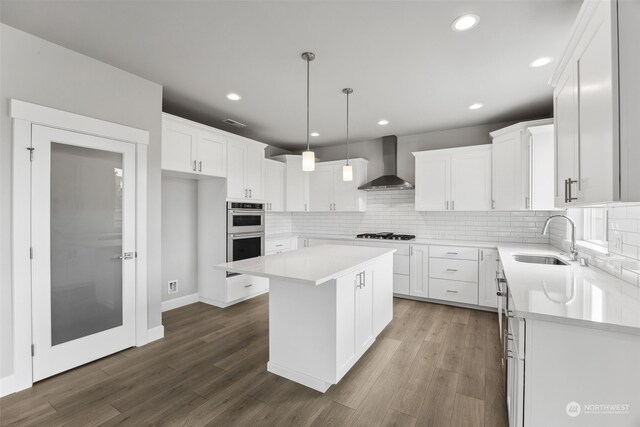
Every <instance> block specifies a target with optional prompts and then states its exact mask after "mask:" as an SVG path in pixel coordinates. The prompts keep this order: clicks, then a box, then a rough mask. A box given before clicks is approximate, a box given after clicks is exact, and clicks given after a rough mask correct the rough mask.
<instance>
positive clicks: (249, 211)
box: [229, 209, 264, 216]
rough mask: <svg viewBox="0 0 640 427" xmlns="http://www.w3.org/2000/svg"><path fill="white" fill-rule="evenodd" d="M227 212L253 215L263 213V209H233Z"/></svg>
mask: <svg viewBox="0 0 640 427" xmlns="http://www.w3.org/2000/svg"><path fill="white" fill-rule="evenodd" d="M229 212H231V214H232V215H253V216H258V215H264V211H256V210H239V209H234V210H230V211H229Z"/></svg>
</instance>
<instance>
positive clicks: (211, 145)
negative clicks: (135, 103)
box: [161, 113, 227, 177]
mask: <svg viewBox="0 0 640 427" xmlns="http://www.w3.org/2000/svg"><path fill="white" fill-rule="evenodd" d="M226 159H227V138H226V135H224V134H223V133H222V131H219V132H218V131H217V130H216V129H213V128H209V127H207V126H204V125H201V124H199V123H195V122H191V121H189V120H185V119H182V118H180V117H176V116H172V115H170V114H166V113H163V114H162V160H161V166H162V169H164V170H168V171H173V172H184V173H189V174H195V175H204V176H217V177H225V176H226V175H227V162H226Z"/></svg>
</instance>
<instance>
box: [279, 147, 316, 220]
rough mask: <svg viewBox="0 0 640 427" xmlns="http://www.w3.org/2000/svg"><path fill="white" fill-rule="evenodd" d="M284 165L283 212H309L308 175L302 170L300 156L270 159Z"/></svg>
mask: <svg viewBox="0 0 640 427" xmlns="http://www.w3.org/2000/svg"><path fill="white" fill-rule="evenodd" d="M272 159H274V160H278V161H280V162H283V163H284V165H285V166H284V210H285V211H287V212H305V211H308V210H309V174H310V173H312V172H304V171H303V170H302V156H300V155H296V154H283V155H280V156H274V157H272Z"/></svg>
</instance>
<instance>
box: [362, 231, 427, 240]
mask: <svg viewBox="0 0 640 427" xmlns="http://www.w3.org/2000/svg"><path fill="white" fill-rule="evenodd" d="M356 237H357V238H358V239H381V240H414V239H415V238H416V236H414V235H413V234H394V233H391V232H389V231H384V232H382V233H362V234H358V235H357V236H356Z"/></svg>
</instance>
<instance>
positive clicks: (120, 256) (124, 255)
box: [118, 252, 136, 260]
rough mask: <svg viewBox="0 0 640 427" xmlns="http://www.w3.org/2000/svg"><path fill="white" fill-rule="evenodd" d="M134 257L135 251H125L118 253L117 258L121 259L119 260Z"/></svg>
mask: <svg viewBox="0 0 640 427" xmlns="http://www.w3.org/2000/svg"><path fill="white" fill-rule="evenodd" d="M135 257H136V254H135V252H125V253H123V254H121V255H118V259H121V260H127V259H134V258H135Z"/></svg>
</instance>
